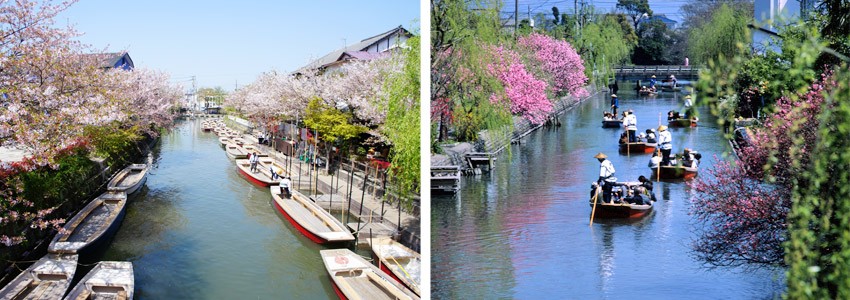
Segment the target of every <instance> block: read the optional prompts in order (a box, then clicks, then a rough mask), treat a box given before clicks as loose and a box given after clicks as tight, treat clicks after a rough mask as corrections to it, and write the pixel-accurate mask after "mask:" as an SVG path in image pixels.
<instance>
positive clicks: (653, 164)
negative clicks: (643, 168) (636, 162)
mask: <svg viewBox="0 0 850 300" xmlns="http://www.w3.org/2000/svg"><path fill="white" fill-rule="evenodd" d="M658 154H659V153H658V151H655V152H652V157H651V158H650V159H649V167H650V168H651V169H656V168H658V164H660V163H661V156H659V155H658Z"/></svg>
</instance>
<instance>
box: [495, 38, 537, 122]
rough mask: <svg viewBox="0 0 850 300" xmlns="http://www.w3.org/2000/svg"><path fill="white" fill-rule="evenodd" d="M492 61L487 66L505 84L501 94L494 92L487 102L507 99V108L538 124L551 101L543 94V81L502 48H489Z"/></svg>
mask: <svg viewBox="0 0 850 300" xmlns="http://www.w3.org/2000/svg"><path fill="white" fill-rule="evenodd" d="M491 53H492V54H493V57H494V59H495V60H496V61H495V62H492V63H490V64H488V65H487V70H488V71H489V72H490V75H491V76H494V77H496V78H498V79H499V80H500V81H501V82H502V84H503V85H504V88H505V90H504V95H502V94H498V93H493V95H492V96H490V102H492V103H494V104H497V103H503V102H504V100H508V101H507V102H508V103H509V106H510V111H511V113H513V114H516V115H520V116H523V117H524V118H526V119H528V120H529V121H530V122H531V123H533V124H541V123H543V122H544V121H545V120H546V116H547V114H548V113H549V112H550V111H552V102H551V101H549V98H548V97H547V95H546V82H545V81H542V80H539V79H537V78H535V77H534V75H533V74H531V73H530V72H528V70H526V68H525V65H523V64H522V62H521V61H520V59H519V54H517V53H516V52H514V51H511V50H508V49H505V48H504V47H501V46H500V47H493V48H492V49H491Z"/></svg>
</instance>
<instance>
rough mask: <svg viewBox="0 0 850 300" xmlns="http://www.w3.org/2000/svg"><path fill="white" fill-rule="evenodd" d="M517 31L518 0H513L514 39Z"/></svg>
mask: <svg viewBox="0 0 850 300" xmlns="http://www.w3.org/2000/svg"><path fill="white" fill-rule="evenodd" d="M518 32H519V0H514V39H516V38H517V33H518Z"/></svg>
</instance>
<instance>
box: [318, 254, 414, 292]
mask: <svg viewBox="0 0 850 300" xmlns="http://www.w3.org/2000/svg"><path fill="white" fill-rule="evenodd" d="M319 254H320V255H321V256H322V262H324V263H325V269H326V270H327V271H328V275H329V276H330V277H331V283H333V286H334V292H336V294H337V296H339V298H340V299H419V297H418V296H416V294H414V293H413V292H411V291H410V290H408V289H407V288H405V287H404V286H402V285H401V284H400V283H398V282H396V281H395V280H393V279H392V278H390V276H389V275H387V274H384V273H383V272H381V270H379V269H378V268H377V267H375V266H374V265H372V264H370V263H369V262H367V261H366V260H364V259H363V258H361V257H360V256H359V255H357V254H356V253H354V252H351V250H348V249H332V250H320V251H319Z"/></svg>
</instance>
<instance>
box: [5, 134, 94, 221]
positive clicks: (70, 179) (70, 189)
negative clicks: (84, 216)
mask: <svg viewBox="0 0 850 300" xmlns="http://www.w3.org/2000/svg"><path fill="white" fill-rule="evenodd" d="M56 163H57V165H59V168H58V169H57V170H51V169H50V168H41V169H37V170H35V171H32V172H26V173H21V174H20V176H21V182H23V186H24V189H23V197H24V199H27V200H30V201H32V202H33V203H35V205H36V209H45V208H48V207H53V206H57V205H60V204H62V203H63V202H65V201H67V200H68V199H79V198H80V197H83V196H86V195H88V194H89V193H91V192H92V190H91V184H90V183H87V182H86V180H87V179H89V178H90V177H92V176H93V175H94V174H96V173H97V167H96V165H95V163H94V162H92V161H91V160H90V159H89V158H88V153H87V152H86V151H85V150H84V149H82V148H80V149H77V150H75V151H74V152H73V153H70V154H69V155H67V156H63V157H60V158H58V159H57V160H56Z"/></svg>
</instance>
